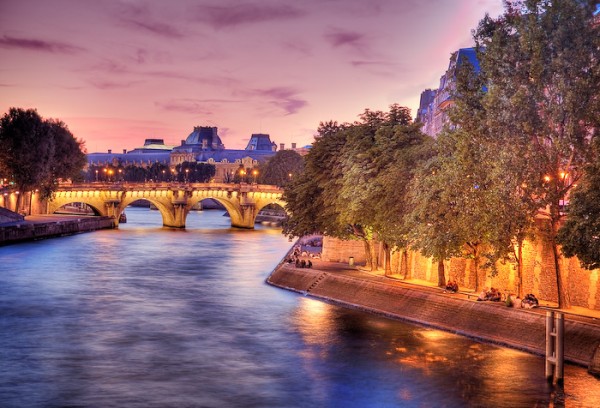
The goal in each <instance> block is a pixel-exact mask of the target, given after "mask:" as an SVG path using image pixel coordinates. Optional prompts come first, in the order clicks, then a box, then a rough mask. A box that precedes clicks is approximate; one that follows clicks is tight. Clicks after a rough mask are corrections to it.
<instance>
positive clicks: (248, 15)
mask: <svg viewBox="0 0 600 408" xmlns="http://www.w3.org/2000/svg"><path fill="white" fill-rule="evenodd" d="M195 11H196V13H195V16H196V20H198V21H201V22H204V23H206V24H208V25H209V26H211V27H213V28H215V29H219V28H223V27H234V26H239V25H244V24H254V23H261V22H265V21H272V20H277V21H279V20H283V19H293V18H298V17H302V16H304V15H305V14H306V12H305V11H303V10H300V9H298V8H295V7H292V6H289V5H280V4H277V5H275V4H273V5H264V4H259V3H254V4H253V3H245V4H233V3H232V4H230V5H225V6H224V5H212V6H210V5H199V6H197V7H196V9H195Z"/></svg>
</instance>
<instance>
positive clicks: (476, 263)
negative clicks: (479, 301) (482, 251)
mask: <svg viewBox="0 0 600 408" xmlns="http://www.w3.org/2000/svg"><path fill="white" fill-rule="evenodd" d="M467 245H468V246H469V247H470V248H471V250H472V251H473V266H474V267H475V292H479V286H480V282H479V244H477V243H476V244H474V243H467Z"/></svg>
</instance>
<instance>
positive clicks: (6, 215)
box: [0, 207, 25, 224]
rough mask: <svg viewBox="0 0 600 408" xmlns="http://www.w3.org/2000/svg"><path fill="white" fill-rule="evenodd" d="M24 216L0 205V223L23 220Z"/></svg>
mask: <svg viewBox="0 0 600 408" xmlns="http://www.w3.org/2000/svg"><path fill="white" fill-rule="evenodd" d="M24 218H25V217H23V216H22V215H21V214H17V213H15V212H12V211H10V210H7V209H6V208H2V207H0V224H4V223H8V222H19V221H23V219H24Z"/></svg>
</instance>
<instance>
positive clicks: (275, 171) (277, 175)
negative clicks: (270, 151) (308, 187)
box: [259, 150, 304, 187]
mask: <svg viewBox="0 0 600 408" xmlns="http://www.w3.org/2000/svg"><path fill="white" fill-rule="evenodd" d="M303 171H304V159H303V158H302V156H300V155H299V154H298V153H297V152H295V151H293V150H280V151H278V152H277V153H275V155H274V156H273V157H271V158H270V159H269V160H268V161H267V162H266V163H265V164H264V165H262V166H260V169H259V174H260V176H259V179H260V182H261V183H263V184H271V185H275V186H279V187H283V186H285V185H286V184H287V183H289V182H290V180H291V179H292V178H294V176H296V177H297V176H298V175H300V174H301V173H302V172H303Z"/></svg>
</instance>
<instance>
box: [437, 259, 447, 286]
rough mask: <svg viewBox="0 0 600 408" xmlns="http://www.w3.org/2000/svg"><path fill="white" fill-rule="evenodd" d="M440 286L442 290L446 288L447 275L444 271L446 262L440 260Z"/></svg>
mask: <svg viewBox="0 0 600 408" xmlns="http://www.w3.org/2000/svg"><path fill="white" fill-rule="evenodd" d="M438 286H439V287H440V288H445V287H446V273H445V270H444V260H443V259H440V260H439V261H438Z"/></svg>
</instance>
